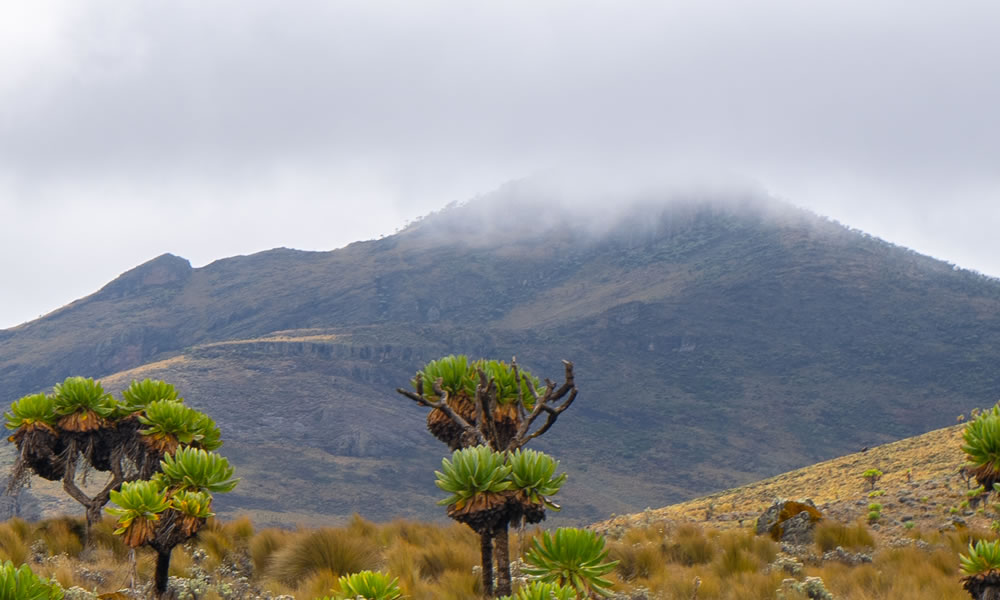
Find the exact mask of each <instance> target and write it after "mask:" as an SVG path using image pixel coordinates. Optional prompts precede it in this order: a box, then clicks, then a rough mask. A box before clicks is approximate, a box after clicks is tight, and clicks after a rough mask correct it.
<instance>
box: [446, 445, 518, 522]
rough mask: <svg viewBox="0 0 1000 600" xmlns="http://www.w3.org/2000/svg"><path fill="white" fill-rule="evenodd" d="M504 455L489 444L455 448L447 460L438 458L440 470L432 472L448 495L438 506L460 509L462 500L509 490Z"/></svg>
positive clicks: (509, 468) (462, 504) (507, 471)
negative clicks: (451, 506) (450, 506)
mask: <svg viewBox="0 0 1000 600" xmlns="http://www.w3.org/2000/svg"><path fill="white" fill-rule="evenodd" d="M505 462H506V461H505V456H504V454H503V453H501V452H496V451H494V450H493V449H491V448H490V447H489V446H474V447H472V448H462V449H460V450H455V451H454V452H452V454H451V460H448V459H447V458H443V459H441V470H440V471H434V475H436V476H437V480H436V481H435V482H434V483H436V484H437V486H438V487H439V488H441V489H442V490H444V491H445V492H447V493H448V494H450V495H449V496H448V497H447V498H445V499H444V500H440V501H438V504H439V505H442V506H443V505H446V504H447V505H451V504H454V505H456V508H459V509H461V508H462V507H463V506H464V505H465V503H466V502H468V501H469V500H470V499H471V498H473V497H474V496H476V495H478V494H483V493H487V492H492V493H499V492H503V491H506V490H509V489H511V487H512V485H513V484H512V483H511V481H510V479H509V478H508V476H509V475H510V472H511V467H510V465H507V464H505Z"/></svg>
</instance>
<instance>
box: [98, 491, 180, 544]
mask: <svg viewBox="0 0 1000 600" xmlns="http://www.w3.org/2000/svg"><path fill="white" fill-rule="evenodd" d="M111 501H112V502H114V503H115V504H117V505H118V506H119V508H114V507H108V508H106V509H104V510H106V511H107V512H108V513H109V514H111V515H112V516H114V517H117V519H118V529H117V530H116V531H115V533H116V534H122V533H125V531H126V530H127V529H128V528H129V527H130V526H131V525H132V522H133V521H135V520H137V519H145V520H147V521H158V520H159V519H160V513H162V512H163V511H165V510H167V509H168V508H170V501H169V500H168V499H167V494H166V490H164V489H163V488H162V487H161V486H160V485H159V484H158V483H157V482H156V481H146V480H139V481H126V482H125V483H123V484H122V489H121V491H115V490H111Z"/></svg>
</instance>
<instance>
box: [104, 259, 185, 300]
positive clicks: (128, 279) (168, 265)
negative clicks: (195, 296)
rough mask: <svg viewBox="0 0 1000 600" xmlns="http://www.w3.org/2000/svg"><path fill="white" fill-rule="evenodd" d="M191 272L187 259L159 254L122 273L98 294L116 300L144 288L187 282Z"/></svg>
mask: <svg viewBox="0 0 1000 600" xmlns="http://www.w3.org/2000/svg"><path fill="white" fill-rule="evenodd" d="M193 270H194V269H193V268H192V267H191V262H190V261H189V260H188V259H186V258H181V257H180V256H176V255H174V254H169V253H166V254H161V255H159V256H157V257H156V258H154V259H152V260H150V261H147V262H144V263H142V264H141V265H139V266H138V267H135V268H133V269H130V270H128V271H126V272H124V273H122V274H121V275H119V276H118V277H117V278H116V279H115V280H114V281H112V282H111V283H109V284H107V285H106V286H104V287H103V288H101V290H100V291H99V292H98V294H101V295H102V296H110V297H114V298H118V297H122V296H127V295H130V294H132V293H134V292H136V291H138V290H141V289H143V288H146V287H151V286H163V285H170V284H175V283H182V282H184V281H187V279H188V278H189V277H190V276H191V273H192V271H193Z"/></svg>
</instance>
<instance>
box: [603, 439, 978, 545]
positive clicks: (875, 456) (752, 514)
mask: <svg viewBox="0 0 1000 600" xmlns="http://www.w3.org/2000/svg"><path fill="white" fill-rule="evenodd" d="M963 427H964V426H963V425H955V426H951V427H946V428H943V429H937V430H934V431H931V432H928V433H925V434H923V435H919V436H915V437H912V438H906V439H903V440H899V441H897V442H892V443H889V444H885V445H882V446H878V447H875V448H871V449H869V450H867V451H865V452H855V453H852V454H848V455H846V456H841V457H837V458H834V459H831V460H827V461H823V462H820V463H817V464H815V465H809V466H808V467H803V468H801V469H796V470H794V471H789V472H788V473H782V474H780V475H776V476H774V477H769V478H767V479H763V480H761V481H755V482H753V483H750V484H747V485H744V486H740V487H738V488H733V489H728V490H723V491H719V492H716V493H713V494H708V495H706V496H702V497H699V498H693V499H691V500H687V501H685V502H680V503H677V504H673V505H670V506H665V507H662V508H654V509H647V510H646V511H644V512H642V513H636V514H629V515H621V516H616V517H612V518H611V519H606V520H604V521H603V522H601V523H600V524H599V525H598V528H599V529H604V530H607V529H610V528H613V527H625V528H628V527H635V526H640V525H642V524H643V523H645V522H649V521H660V520H667V521H675V522H691V523H700V524H703V525H705V526H708V527H711V528H716V529H730V528H735V527H741V526H742V527H747V526H749V525H750V524H752V523H753V522H754V520H755V519H756V518H757V517H758V516H759V515H760V514H761V513H762V512H764V510H765V509H767V507H768V506H770V505H771V503H773V502H774V500H775V499H776V498H785V499H800V498H809V499H812V500H813V502H815V503H816V505H817V506H818V507H819V508H820V510H821V511H822V512H824V513H825V515H826V516H827V517H829V518H831V519H833V520H835V521H839V522H844V523H850V522H852V521H855V520H857V519H865V518H866V517H867V513H868V505H869V503H871V502H879V503H880V504H882V505H883V507H884V509H883V514H884V517H885V518H883V519H882V520H881V522H880V523H879V524H877V525H874V528H875V530H876V531H879V530H882V531H883V532H891V533H893V534H895V535H900V534H901V530H902V529H903V527H902V526H903V525H904V523H903V521H904V520H906V521H913V522H914V523H915V526H916V527H919V528H921V529H925V530H927V531H931V530H934V529H937V528H938V527H940V526H941V525H942V524H943V523H948V522H949V520H950V517H951V514H952V512H953V511H952V509H953V508H957V507H958V506H959V504H960V503H961V502H962V501H963V500H965V499H966V496H965V492H966V491H967V490H968V489H969V482H968V481H966V479H965V478H963V477H962V476H961V474H959V472H958V471H959V469H960V467H962V465H964V464H965V455H964V454H963V453H962V451H961V445H962V428H963ZM868 469H878V470H880V471H882V472H883V474H884V475H883V477H882V478H881V479H880V480H879V481H878V482H877V484H876V489H877V490H879V491H880V493H878V495H877V496H875V497H869V493H870V490H871V487H870V486H869V484H868V483H867V482H866V481H865V480H864V479H863V478H862V477H861V474H862V473H863V472H865V471H866V470H868ZM957 514H958V515H959V516H961V517H962V518H964V519H966V520H967V521H969V524H970V525H973V526H978V527H981V528H982V529H988V528H989V525H990V522H991V520H992V518H993V516H992V515H990V514H977V513H975V512H974V511H972V510H964V511H960V512H959V513H957Z"/></svg>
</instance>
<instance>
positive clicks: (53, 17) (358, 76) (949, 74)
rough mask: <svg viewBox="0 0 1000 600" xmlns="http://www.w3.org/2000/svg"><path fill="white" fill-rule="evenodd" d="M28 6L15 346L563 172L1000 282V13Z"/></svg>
mask: <svg viewBox="0 0 1000 600" xmlns="http://www.w3.org/2000/svg"><path fill="white" fill-rule="evenodd" d="M22 4H25V5H26V6H18V5H13V6H5V7H4V8H2V9H0V23H6V25H4V24H0V220H2V224H0V237H2V238H3V240H4V241H3V242H0V243H2V244H3V246H2V247H0V250H2V251H3V252H2V254H3V258H2V259H0V261H2V263H0V267H2V269H3V273H4V274H5V275H7V274H12V276H11V277H5V279H6V281H7V282H8V283H5V286H6V285H10V286H12V289H19V290H28V289H30V290H35V291H33V292H31V293H25V294H17V295H16V296H15V295H11V294H10V293H9V292H8V291H7V289H6V288H5V290H4V294H3V298H2V300H0V326H4V325H11V324H14V323H16V322H18V321H20V320H24V319H27V318H33V317H34V316H37V314H39V313H41V312H45V311H47V310H51V309H53V308H55V307H56V306H58V305H59V304H61V303H64V302H66V301H68V300H70V299H72V298H74V297H77V296H79V295H83V294H85V293H87V292H90V291H93V290H94V289H96V287H98V286H99V285H100V284H101V283H103V282H104V281H106V280H107V279H110V278H111V277H113V276H115V275H116V274H117V273H120V272H121V271H124V270H126V269H127V268H129V267H131V266H133V265H134V264H136V263H138V262H141V261H143V260H145V259H146V258H149V257H151V256H152V255H153V254H155V253H158V252H162V251H172V252H175V253H178V254H181V255H184V256H187V257H189V258H191V259H192V260H193V261H194V262H195V263H196V264H203V263H205V262H208V261H210V260H212V259H214V258H219V257H222V256H226V255H230V254H235V253H246V252H252V251H255V250H261V249H265V248H268V247H272V246H280V245H284V246H292V247H304V248H312V249H327V248H333V247H337V246H340V245H343V244H345V243H347V242H350V241H352V240H354V239H360V238H366V237H373V236H377V235H379V234H381V233H391V232H392V230H394V229H395V228H397V227H398V226H400V225H401V224H402V223H403V222H404V221H405V220H406V219H411V218H413V217H415V216H417V215H419V214H422V213H425V212H428V211H430V210H433V209H435V208H438V207H439V206H441V205H444V204H446V203H448V202H450V201H453V200H462V199H464V198H467V197H470V196H473V195H475V194H477V193H481V192H486V191H489V190H490V189H492V188H494V187H496V186H497V185H499V184H500V183H502V182H503V181H506V180H509V179H514V178H518V177H522V176H524V175H526V174H529V173H533V172H537V171H539V170H545V169H549V168H553V167H558V168H562V169H578V170H580V171H581V172H592V171H595V170H598V171H600V172H601V173H605V174H607V173H616V174H617V175H614V176H612V175H608V177H611V178H614V177H618V178H622V177H625V176H626V175H622V173H625V174H628V173H630V172H632V170H634V169H640V170H644V171H647V172H648V171H655V170H657V169H660V168H664V169H665V170H667V171H670V172H698V173H709V174H712V173H720V174H724V176H725V177H726V178H728V177H730V176H736V177H743V178H747V179H752V180H755V181H757V182H760V184H761V185H763V186H765V187H766V188H767V189H769V190H770V191H771V192H772V193H775V194H777V195H779V196H782V197H785V198H787V199H788V200H790V201H792V202H794V203H797V204H800V205H804V206H807V207H809V208H812V209H814V210H816V211H818V212H821V213H824V214H829V215H831V216H834V217H835V218H838V219H839V220H841V221H843V222H846V223H849V224H851V225H854V226H857V227H861V228H864V229H866V230H869V231H872V232H873V233H876V234H879V235H882V236H884V237H887V238H888V239H890V240H892V241H895V242H898V243H902V244H905V245H909V246H912V247H915V248H916V249H918V250H921V251H924V252H929V253H932V254H934V255H937V256H940V257H942V258H946V259H949V260H952V261H955V262H959V263H961V264H963V265H967V266H970V267H974V268H977V269H980V270H983V271H986V272H989V273H992V274H997V275H1000V259H994V258H993V257H994V256H1000V252H998V250H1000V248H998V247H997V246H998V242H996V241H994V237H996V236H994V235H993V230H994V229H995V228H996V225H997V224H998V223H1000V214H998V209H997V208H996V207H997V206H1000V202H997V200H998V199H1000V198H998V196H997V192H998V191H1000V175H998V172H997V169H996V167H995V161H996V157H997V156H1000V121H998V120H997V119H995V118H993V114H994V112H995V107H996V106H998V105H1000V59H998V58H997V57H1000V41H997V37H996V35H995V24H996V23H997V22H1000V5H998V4H997V3H995V2H991V1H985V0H970V1H965V2H960V3H951V4H942V3H931V2H922V1H909V2H902V1H889V2H880V3H869V2H846V1H841V2H825V1H820V2H810V3H803V2H795V1H792V0H783V1H782V0H765V1H763V2H754V3H742V2H722V1H701V2H694V1H686V2H669V3H664V2H652V1H628V0H624V1H615V2H587V3H580V2H571V1H568V0H567V1H548V2H544V1H543V2H527V1H524V2H504V3H476V4H472V5H470V4H469V3H461V2H453V1H448V2H446V1H433V0H432V1H427V2H419V3H415V2H402V1H399V2H379V3H374V2H325V1H323V2H321V1H304V2H296V3H287V2H277V1H263V0H243V1H239V2H237V1H235V0H230V1H223V2H213V3H207V4H206V3H198V2H193V1H187V0H181V1H178V2H172V3H169V4H162V3H161V4H157V3H133V4H130V5H129V6H128V7H125V8H123V7H122V6H121V5H120V4H117V3H110V2H107V3H102V2H95V3H87V4H86V5H83V4H81V3H72V2H51V3H45V2H38V3H22ZM88 220H89V221H92V222H93V223H94V225H95V230H96V232H97V233H94V232H91V233H89V234H88V235H89V238H88V239H87V243H85V244H81V243H79V241H78V240H74V236H77V235H80V234H79V233H78V232H77V230H75V229H74V226H77V227H78V226H79V225H80V223H81V222H86V221H88ZM40 239H44V240H45V242H44V244H42V243H41V242H39V241H38V240H40ZM25 245H27V246H28V247H31V246H36V245H37V246H39V247H38V248H35V249H32V250H29V251H24V247H25ZM58 282H61V283H58Z"/></svg>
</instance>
